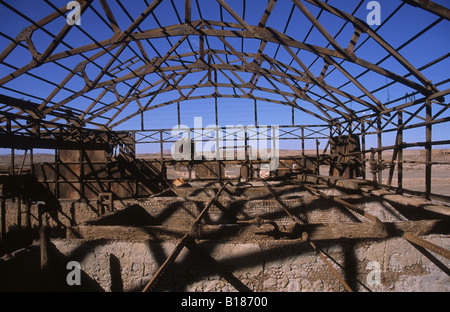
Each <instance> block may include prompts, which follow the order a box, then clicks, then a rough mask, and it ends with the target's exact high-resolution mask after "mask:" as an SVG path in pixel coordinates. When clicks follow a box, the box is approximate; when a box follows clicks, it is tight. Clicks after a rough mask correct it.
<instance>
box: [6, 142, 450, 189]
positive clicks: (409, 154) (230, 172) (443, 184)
mask: <svg viewBox="0 0 450 312" xmlns="http://www.w3.org/2000/svg"><path fill="white" fill-rule="evenodd" d="M5 151H6V152H5ZM5 151H4V153H3V154H0V171H1V172H3V173H5V172H8V168H9V166H10V164H11V156H10V154H9V153H7V150H5ZM298 154H300V151H294V150H281V151H280V156H281V157H283V156H294V155H298ZM306 154H307V155H311V156H315V155H316V151H314V150H308V151H306ZM137 157H138V158H141V159H151V158H153V159H159V158H160V154H159V153H153V154H138V155H137ZM164 157H170V152H169V151H164ZM368 157H369V155H367V158H368ZM382 158H383V160H384V161H385V162H390V161H391V160H392V152H390V151H389V152H383V156H382ZM403 159H404V161H405V163H404V165H403V188H405V189H409V190H413V191H424V190H425V164H424V162H425V151H424V150H423V149H422V150H421V149H409V150H404V151H403ZM22 160H23V155H18V154H16V155H15V161H14V163H15V168H16V170H17V168H20V167H21V164H22ZM53 161H54V155H53V154H34V155H33V162H34V163H44V162H48V163H51V162H53ZM432 162H433V166H432V181H431V185H432V186H431V187H432V189H431V191H432V193H435V194H440V195H448V196H450V149H435V150H433V154H432ZM367 167H369V165H368V164H367ZM27 168H29V157H27V159H26V161H25V163H24V169H27ZM320 173H321V174H322V175H328V173H329V168H328V166H321V168H320ZM226 174H227V176H237V175H238V174H239V167H238V166H227V168H226ZM388 175H389V169H385V170H383V183H386V182H387V178H388ZM179 177H181V178H187V177H188V171H187V170H183V169H182V168H180V169H178V170H176V171H175V170H173V169H171V168H169V170H168V178H169V179H175V178H179ZM366 177H367V179H372V175H371V173H370V171H369V169H367V171H366ZM392 185H393V186H397V168H396V169H395V171H394V176H393V180H392Z"/></svg>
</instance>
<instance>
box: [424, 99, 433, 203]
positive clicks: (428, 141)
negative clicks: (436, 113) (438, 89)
mask: <svg viewBox="0 0 450 312" xmlns="http://www.w3.org/2000/svg"><path fill="white" fill-rule="evenodd" d="M425 105H426V106H425V109H426V126H425V134H426V145H425V158H426V159H425V161H426V164H425V198H427V199H430V194H431V166H432V165H431V160H432V146H431V140H432V134H431V101H430V100H427V101H426V102H425Z"/></svg>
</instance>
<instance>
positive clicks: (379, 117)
mask: <svg viewBox="0 0 450 312" xmlns="http://www.w3.org/2000/svg"><path fill="white" fill-rule="evenodd" d="M377 141H378V157H377V164H378V183H379V184H382V183H383V169H382V168H381V162H382V157H383V151H382V150H381V148H382V147H383V142H382V137H381V116H380V115H378V116H377Z"/></svg>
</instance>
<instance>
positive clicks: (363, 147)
mask: <svg viewBox="0 0 450 312" xmlns="http://www.w3.org/2000/svg"><path fill="white" fill-rule="evenodd" d="M364 118H365V117H363V118H362V119H361V150H362V153H361V162H362V177H363V179H364V180H365V179H366V153H365V151H366V121H365V119H364Z"/></svg>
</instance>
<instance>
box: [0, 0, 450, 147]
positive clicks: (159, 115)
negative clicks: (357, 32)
mask: <svg viewBox="0 0 450 312" xmlns="http://www.w3.org/2000/svg"><path fill="white" fill-rule="evenodd" d="M5 2H6V3H7V4H9V5H11V6H13V7H14V8H16V9H17V10H19V11H20V12H22V13H23V14H24V15H26V16H27V17H29V18H30V19H33V20H40V19H41V18H43V17H45V16H47V15H48V14H50V13H52V12H53V11H54V10H53V8H52V7H51V6H50V5H49V4H47V3H45V2H44V1H39V0H37V1H24V0H14V1H13V0H9V1H5ZM67 2H68V1H65V0H59V1H52V3H54V5H55V6H56V7H58V8H61V7H63V6H64V5H66V3H67ZM122 2H123V3H124V4H125V5H126V8H127V10H128V11H129V14H130V16H131V17H132V18H136V17H137V16H138V15H139V14H140V13H141V12H142V10H143V9H145V7H146V4H145V2H144V1H143V0H133V1H122ZM199 2H200V4H201V9H202V11H201V14H202V17H203V18H204V19H208V20H220V11H219V6H218V4H217V2H216V1H211V0H208V1H205V0H199ZM368 2H369V1H364V2H363V4H362V5H361V6H360V7H359V9H358V10H357V11H356V13H355V16H356V17H358V18H360V19H362V20H365V19H366V16H367V14H368V13H369V12H370V11H369V10H367V9H366V5H367V3H368ZM378 2H379V3H380V5H381V22H384V21H385V19H387V18H388V16H389V15H390V14H391V12H392V11H393V10H395V9H396V8H397V7H398V6H399V5H401V3H402V1H399V0H379V1H378ZM435 2H437V3H440V4H442V5H446V6H448V5H449V1H447V0H439V1H435ZM108 3H109V4H110V6H111V10H112V11H113V12H114V13H115V16H116V18H117V21H118V24H119V26H120V27H121V29H126V28H127V27H128V26H129V24H130V23H131V20H130V19H129V17H128V16H126V15H125V14H123V13H119V12H120V7H119V5H118V3H117V2H116V1H108ZM174 3H175V5H176V7H177V9H178V12H179V14H180V17H181V19H183V17H184V1H178V0H175V1H174ZM227 3H229V5H230V6H231V7H232V8H233V9H234V10H235V11H236V12H237V13H239V14H241V15H243V14H244V12H243V9H244V8H243V6H242V1H233V0H227ZM265 3H266V2H265V1H260V0H247V1H246V7H245V20H246V22H247V23H248V24H250V25H257V24H258V22H259V19H260V18H261V16H262V14H263V11H264V9H265ZM328 3H329V4H330V5H334V6H336V7H338V8H340V9H341V10H343V11H346V12H349V13H351V12H352V11H353V10H354V8H355V6H356V5H357V4H358V3H359V1H342V0H329V1H328ZM130 4H132V5H130ZM93 5H94V7H95V8H96V9H97V10H98V12H100V13H101V14H102V15H103V16H105V15H104V13H103V10H102V9H101V6H100V4H99V2H98V1H94V4H93ZM306 6H307V8H308V9H309V10H310V11H311V13H313V14H314V15H315V16H317V14H318V12H319V10H318V9H317V8H316V7H314V6H312V5H309V4H306ZM291 8H292V1H290V0H278V1H277V4H276V6H275V8H274V11H273V13H272V14H271V16H270V18H269V20H268V22H267V26H269V27H273V28H275V29H277V30H279V31H281V32H283V31H284V30H285V27H286V22H287V19H288V16H289V13H290V11H291ZM155 14H156V16H157V18H158V22H159V23H161V24H162V26H169V25H173V24H178V23H179V21H178V17H177V16H176V14H175V13H174V10H173V8H172V4H171V2H170V1H164V2H163V3H162V4H161V5H160V6H159V7H158V8H157V9H156V10H155ZM199 18H200V14H199V11H198V9H197V6H196V4H195V1H193V7H192V20H196V19H199ZM223 18H224V20H225V21H228V22H232V23H236V20H234V18H233V17H232V16H231V15H229V14H228V13H227V12H226V11H225V10H224V11H223ZM437 19H438V18H437V17H436V16H435V15H433V14H431V13H428V12H426V11H424V10H421V9H419V8H415V7H412V6H410V5H407V4H404V5H403V6H402V7H401V8H400V10H399V11H398V12H397V13H396V15H395V17H394V18H392V19H390V20H389V21H387V22H386V23H385V24H383V25H382V26H381V27H378V26H373V29H377V32H378V34H379V35H381V36H382V37H383V38H384V40H386V41H387V42H388V43H389V44H390V45H391V46H392V47H394V48H398V47H400V46H402V45H403V44H404V43H405V42H406V41H407V40H408V39H409V38H410V37H412V36H414V35H416V34H417V33H419V32H420V31H421V30H422V29H424V28H425V27H427V26H428V25H430V24H431V23H433V22H434V21H436V20H437ZM319 21H320V22H321V23H322V25H323V26H324V27H325V28H326V29H327V30H328V31H329V32H330V34H331V35H332V36H334V35H335V34H336V33H337V32H338V31H339V30H340V29H341V27H342V26H343V25H344V21H343V20H341V19H339V18H337V17H335V16H332V15H331V14H329V13H327V12H324V13H322V14H321V16H320V17H319ZM158 22H157V21H156V20H155V19H154V18H153V16H149V17H148V18H147V19H146V20H145V21H144V22H143V23H142V24H141V29H142V30H147V29H153V28H157V27H159V25H158ZM64 23H65V19H64V18H63V17H61V18H59V19H57V20H55V21H54V22H52V23H50V24H48V25H47V26H46V27H45V28H46V29H47V30H48V31H49V32H51V33H52V34H57V33H58V32H59V30H60V29H61V28H62V27H63V25H64ZM311 25H312V24H311V23H310V22H309V21H308V20H307V19H306V18H305V17H304V16H302V14H301V12H300V11H299V10H298V9H297V8H295V9H294V12H293V15H292V18H291V20H290V23H289V26H288V27H287V28H286V34H287V35H288V36H291V37H292V38H295V39H297V40H299V41H303V40H305V38H306V37H307V39H306V40H305V42H306V43H309V44H313V45H318V46H326V45H327V44H328V42H327V41H326V39H325V38H324V36H322V35H321V34H320V33H319V31H318V30H317V29H315V28H314V29H313V30H312V31H311V32H310V33H309V31H310V29H311ZM27 26H29V22H28V21H27V20H25V19H24V18H22V17H20V16H18V15H17V14H15V13H14V12H12V11H11V10H10V9H9V8H8V7H7V6H5V5H3V4H0V32H1V34H2V35H1V36H0V51H3V50H4V48H5V47H6V46H7V45H8V44H9V40H8V39H7V37H12V38H15V37H16V36H17V34H18V33H19V32H20V30H21V29H23V28H25V27H27ZM79 28H82V30H84V33H83V31H81V30H80V29H76V28H74V29H73V30H71V31H70V32H69V34H68V35H67V36H66V38H65V42H67V43H68V44H69V45H71V46H72V47H77V46H82V45H86V44H89V43H92V40H91V39H90V38H89V36H92V38H94V39H95V40H104V39H108V38H110V37H111V36H112V34H113V33H112V31H111V29H109V28H108V27H107V26H106V25H104V24H103V23H102V22H99V18H98V16H96V15H95V13H94V12H93V11H92V10H88V11H86V12H85V13H84V14H83V15H82V17H81V25H80V26H79ZM308 33H309V35H308ZM449 33H450V22H449V21H446V20H444V21H441V22H439V23H438V24H437V25H436V26H435V27H433V28H432V29H431V30H430V31H427V32H426V33H425V34H423V35H422V36H420V37H418V38H417V39H416V40H415V41H414V42H413V43H411V44H409V45H407V46H406V47H404V48H402V49H401V50H400V53H401V54H402V55H403V56H404V57H405V58H406V59H407V60H408V61H409V62H410V63H411V64H412V65H414V66H415V67H416V68H420V67H421V66H423V65H425V64H427V63H429V62H430V61H432V60H433V59H436V58H438V57H441V56H443V55H445V54H446V53H448V52H449V51H450V40H449V39H450V38H449ZM86 34H88V35H89V36H88V35H86ZM352 34H353V27H351V26H350V25H347V26H346V27H345V28H344V29H343V30H342V32H341V33H340V34H339V35H338V36H337V38H336V40H337V42H338V43H339V44H341V45H342V46H343V47H346V46H347V45H348V42H349V39H350V38H351V35H352ZM366 38H367V35H365V34H363V35H361V37H360V39H359V41H358V44H357V45H356V49H357V50H356V54H357V56H358V57H360V58H362V59H364V60H367V61H370V62H372V63H377V62H378V61H380V60H381V59H383V57H385V56H386V55H387V54H388V53H387V52H386V51H385V50H384V49H383V48H381V47H380V46H379V45H378V44H376V43H375V42H374V41H372V40H368V41H366V42H365V43H364V44H363V45H362V46H361V43H362V42H364V40H365V39H366ZM178 39H179V37H172V38H169V40H167V39H165V38H163V39H157V40H154V41H152V43H153V44H154V45H155V46H157V47H158V50H159V51H167V50H169V49H170V46H171V45H172V44H175V43H176V41H177V40H178ZM51 40H52V38H51V37H50V36H49V35H48V34H46V33H44V32H42V31H37V32H35V33H34V34H33V42H34V44H35V45H36V49H37V50H38V51H41V52H42V51H43V50H44V49H45V48H46V47H47V45H48V44H49V43H50V42H51ZM208 40H209V43H210V44H211V46H212V47H213V48H222V49H223V44H222V43H220V44H218V43H219V42H218V40H217V39H215V38H210V39H208ZM227 41H228V42H230V43H231V44H232V45H233V46H234V47H236V49H237V50H238V51H240V50H241V40H240V39H232V38H227ZM190 43H191V45H192V47H193V48H194V49H198V43H199V42H198V38H190ZM130 46H131V47H132V48H134V50H135V51H138V48H137V46H136V44H135V43H133V44H131V45H130ZM145 47H146V50H147V52H148V54H149V57H150V58H152V57H153V56H157V55H156V53H155V52H154V51H153V50H152V49H151V48H150V46H148V45H146V46H145ZM258 47H259V41H257V40H246V41H245V42H244V47H243V49H244V51H248V52H251V53H255V52H256V51H257V49H258ZM329 48H332V47H331V46H330V47H329ZM67 49H68V48H67V47H66V46H63V45H60V46H59V47H58V48H57V49H56V50H55V52H54V53H58V52H61V51H65V50H67ZM177 51H178V52H179V53H184V52H189V51H190V48H189V46H188V45H187V42H185V43H183V44H182V45H181V46H180V47H179V49H178V50H177ZM95 52H97V51H94V52H89V53H86V55H87V56H90V55H92V54H94V53H95ZM164 53H165V52H164ZM264 53H265V54H267V55H269V56H270V57H274V58H276V59H277V60H279V61H280V62H283V63H286V64H289V63H290V60H291V58H290V56H289V55H288V53H287V52H286V50H284V49H283V48H282V47H278V45H276V44H273V43H268V44H267V45H266V48H265V50H264ZM132 56H133V53H132V51H129V50H125V51H124V52H123V53H122V55H121V59H122V60H126V59H128V58H129V57H132ZM299 57H300V58H301V60H302V61H303V62H304V63H305V64H306V65H308V66H311V67H310V70H311V71H312V72H313V74H314V75H316V76H318V75H319V74H320V71H321V69H322V66H323V61H321V60H318V61H315V62H314V60H315V56H314V55H313V54H312V53H309V52H304V51H302V52H300V53H299ZM30 60H31V56H30V53H29V51H28V50H27V49H25V48H17V49H15V51H14V53H12V54H11V55H10V56H8V57H7V58H6V60H5V62H7V63H8V64H9V65H10V66H9V65H6V64H0V77H3V76H5V75H7V74H8V73H10V72H12V69H11V66H15V67H22V66H24V65H26V64H28V63H29V61H30ZM82 60H83V58H82V57H80V56H74V57H69V58H66V59H62V60H60V61H59V62H60V63H61V64H62V65H63V66H67V67H68V68H71V69H72V68H73V67H74V66H75V65H76V64H77V63H79V62H80V61H82ZM108 60H109V57H104V58H100V59H98V61H97V63H98V64H99V65H100V66H102V65H104V64H106V63H107V62H108ZM379 65H380V66H381V67H383V68H386V69H389V70H391V71H393V72H395V73H398V74H400V75H405V74H407V70H406V69H405V68H404V67H403V66H401V65H400V64H399V63H398V62H397V61H396V60H395V59H393V58H392V57H391V58H389V59H387V60H386V61H384V62H382V63H380V64H379ZM113 66H115V65H113ZM264 66H265V65H263V67H264ZM292 66H293V67H295V68H300V67H299V66H298V65H297V64H295V63H293V64H292ZM345 68H346V69H347V70H348V71H349V72H350V74H352V75H353V76H357V75H358V74H360V73H361V72H362V71H363V70H364V68H362V67H360V66H357V65H354V64H349V62H345ZM449 68H450V58H447V59H445V60H444V61H442V62H440V63H439V65H437V66H431V67H429V68H428V69H426V70H423V74H424V75H425V77H426V78H428V79H429V80H432V82H433V83H438V82H440V81H443V80H445V79H448V78H449V74H448V69H449ZM100 70H101V69H100V68H97V67H95V66H92V65H88V67H86V72H87V74H88V76H90V77H95V76H96V75H97V74H98V72H99V71H100ZM31 73H32V74H33V75H37V76H42V77H45V78H46V79H48V81H50V82H53V83H56V84H59V83H60V82H61V81H62V80H63V79H64V78H65V76H66V75H67V73H68V72H67V71H66V70H64V69H63V68H61V66H56V65H54V64H45V65H44V66H41V67H38V68H36V69H33V70H32V71H31ZM203 75H204V72H203V73H200V74H193V75H190V76H187V77H186V78H185V79H184V80H183V82H182V84H190V83H198V81H199V79H200V78H201V76H203ZM227 75H229V77H231V78H232V79H235V78H234V77H233V76H232V74H231V73H229V72H227ZM241 77H243V79H244V80H245V79H249V78H250V77H251V75H245V74H242V75H241ZM105 79H106V78H105ZM157 79H159V77H149V78H148V80H149V81H150V82H154V81H156V80H157ZM219 79H225V80H226V78H225V77H223V76H222V77H219ZM409 79H411V80H413V81H417V80H415V78H413V77H409ZM325 81H326V82H327V83H328V84H329V85H331V86H334V87H340V86H341V85H342V84H343V83H344V82H346V81H347V80H346V79H345V78H344V79H343V76H342V74H340V73H339V72H338V71H337V70H335V71H333V72H332V73H331V74H329V75H327V76H326V78H325ZM359 81H360V83H362V84H363V85H364V86H365V87H366V89H368V90H369V91H372V90H375V89H377V88H378V87H380V86H383V85H385V84H386V83H387V82H390V80H388V79H386V78H385V77H383V76H380V75H378V74H373V73H369V74H367V75H365V76H363V77H361V78H359ZM258 85H259V86H261V87H266V88H272V86H271V84H270V83H268V82H266V81H264V80H263V79H261V80H260V81H259V84H258ZM449 85H450V84H449V83H446V84H443V85H441V86H439V87H438V88H439V89H440V90H445V89H448V88H449ZM83 86H84V81H83V80H82V79H81V78H80V77H77V78H74V79H71V80H70V81H69V83H68V84H67V85H66V87H67V88H68V89H71V90H74V91H77V90H80V89H81V88H82V87H83ZM277 86H278V87H279V88H280V89H281V90H282V91H283V90H284V91H290V90H289V89H287V87H284V86H281V85H280V84H277ZM54 88H55V86H54V85H51V84H48V83H43V82H41V81H39V80H38V79H35V78H33V77H31V76H29V75H22V76H21V77H18V78H17V79H14V80H13V81H10V82H8V83H6V84H5V85H4V86H2V87H0V89H1V90H0V93H3V94H6V95H10V96H15V97H18V98H24V99H26V100H31V101H33V102H37V103H41V102H42V99H45V98H46V97H47V96H48V94H50V93H51V92H52V91H53V89H54ZM11 89H16V90H20V91H22V92H24V93H25V94H29V95H33V97H31V96H27V95H23V94H20V93H15V92H12V91H11ZM311 90H312V91H314V92H316V93H317V94H319V95H321V94H323V92H322V91H321V90H320V89H319V88H317V87H314V88H313V89H311ZM341 90H342V91H345V92H348V93H351V94H354V95H356V96H361V95H362V92H361V91H360V90H358V89H357V88H356V87H355V86H354V85H351V84H348V85H346V86H343V87H342V88H341ZM117 91H118V92H119V93H120V94H125V93H126V92H127V89H126V88H125V87H124V86H118V90H117ZM212 91H213V89H210V88H204V89H203V90H198V91H195V93H193V95H194V94H196V95H202V94H211V92H212ZM100 92H101V90H93V91H91V92H89V93H88V94H87V96H88V97H89V98H92V99H94V98H96V97H97V96H98V95H99V94H100ZM411 92H412V89H410V88H408V87H405V86H403V85H400V84H398V83H396V84H394V85H392V86H390V87H389V88H388V89H383V90H380V91H379V92H376V93H374V95H375V96H376V97H377V98H378V99H379V100H380V101H381V102H382V103H386V102H388V101H389V100H393V99H396V98H398V97H401V96H403V95H405V93H411ZM221 93H223V94H232V93H233V91H230V90H228V91H226V90H223V92H221ZM255 94H258V95H260V96H264V94H263V93H258V92H257V91H256V92H255ZM70 95H71V92H69V91H68V90H61V91H60V92H58V94H57V95H56V96H55V97H54V99H53V100H52V102H58V101H61V100H63V99H64V98H66V97H68V96H70ZM178 96H179V94H178V92H176V91H173V92H167V93H164V94H161V95H158V96H157V97H156V98H155V100H154V102H153V103H154V104H158V103H164V102H166V101H169V100H173V99H175V98H177V97H178ZM418 97H420V95H418V96H416V98H418ZM279 99H280V100H282V97H279ZM339 99H341V100H344V98H341V97H339ZM102 100H104V101H105V102H107V103H108V102H113V101H115V100H116V99H115V96H114V95H113V94H111V95H108V96H106V97H105V98H103V99H102ZM365 100H367V97H366V98H365ZM446 100H447V102H448V96H447V98H446ZM143 102H144V101H143ZM90 103H91V101H90V100H89V99H86V98H82V97H79V98H77V99H76V100H74V101H73V102H72V103H71V104H70V106H71V107H73V108H74V109H75V110H76V109H80V110H84V109H85V108H86V107H88V106H89V105H90ZM403 103H404V101H400V102H399V103H398V104H403ZM218 104H219V106H218V110H219V125H220V126H226V125H229V124H231V125H237V124H242V125H249V124H253V122H254V117H253V109H254V108H253V100H246V99H228V98H219V99H218ZM299 105H302V106H303V107H304V108H305V109H309V110H311V111H313V112H315V113H317V112H318V111H317V109H316V108H315V107H314V106H313V105H312V104H310V103H308V102H299ZM348 106H349V107H350V108H354V109H356V110H359V109H360V108H361V107H360V105H359V104H356V103H348ZM136 110H137V105H136V104H135V103H132V104H130V105H129V106H128V107H126V108H125V109H124V110H123V112H122V113H121V114H120V115H119V117H118V120H120V119H121V118H122V117H123V116H127V115H128V114H132V113H134V112H136ZM436 110H440V107H436ZM114 113H115V112H114V111H110V112H109V113H107V114H105V116H112V115H113V114H114ZM181 113H182V116H181V122H182V123H183V124H186V125H188V126H191V127H192V126H193V118H194V117H199V116H201V117H203V123H204V125H205V126H206V125H209V124H213V123H214V122H215V120H214V100H213V99H205V100H198V101H185V102H182V103H181ZM330 114H331V113H330ZM176 116H177V111H176V105H168V106H164V107H162V108H158V109H154V110H151V111H149V112H146V113H145V115H144V120H145V126H146V128H149V129H150V128H153V129H155V128H172V127H173V126H174V125H175V124H176V123H177V117H176ZM419 116H422V117H423V116H424V112H421V113H420V114H419ZM446 116H449V113H448V112H444V113H443V114H442V115H441V116H440V117H446ZM294 117H295V118H294V121H295V123H296V124H299V125H301V124H323V121H321V120H319V119H316V118H314V117H313V116H311V115H309V114H306V113H304V112H301V111H299V110H295V115H294ZM404 118H407V117H406V116H405V117H404ZM96 121H97V122H99V123H101V122H102V120H101V119H98V120H96ZM140 123H141V120H140V116H137V118H133V119H130V120H129V121H127V122H125V123H123V124H121V125H119V126H118V127H117V130H122V129H139V128H140ZM258 123H259V124H260V125H289V124H291V108H290V107H288V106H285V105H275V104H271V103H267V102H261V101H259V102H258ZM448 138H449V135H448V123H447V124H443V125H436V126H434V127H433V140H445V139H448ZM424 139H425V129H424V128H420V129H417V130H409V131H405V134H404V141H406V142H417V141H421V140H424ZM393 140H394V136H393V134H386V135H384V136H383V143H384V145H391V144H393ZM367 142H368V145H369V146H370V145H372V146H373V145H375V144H376V138H375V136H369V137H368V138H367ZM292 144H293V141H292V142H291V141H289V142H286V143H282V145H281V148H292V147H293V146H292ZM295 144H296V147H297V145H298V143H295ZM314 146H315V142H310V144H308V145H307V148H313V147H314ZM324 146H325V141H324V142H323V143H322V144H321V147H324Z"/></svg>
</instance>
